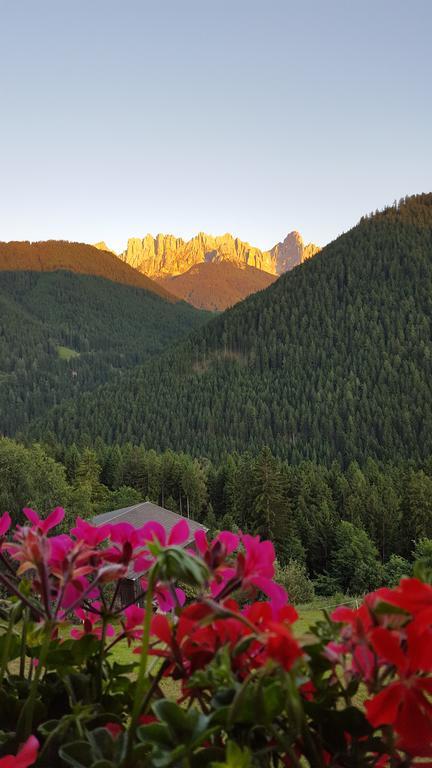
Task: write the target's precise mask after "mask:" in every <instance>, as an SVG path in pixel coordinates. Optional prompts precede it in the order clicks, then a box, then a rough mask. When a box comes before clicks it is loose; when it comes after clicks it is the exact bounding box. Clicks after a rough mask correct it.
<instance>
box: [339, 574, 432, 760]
mask: <svg viewBox="0 0 432 768" xmlns="http://www.w3.org/2000/svg"><path fill="white" fill-rule="evenodd" d="M332 619H333V620H334V621H336V622H338V623H339V622H340V623H341V624H342V630H341V635H340V638H339V640H338V642H337V643H330V644H329V645H328V646H327V649H326V652H327V654H328V656H329V658H332V659H333V660H334V661H335V663H336V665H338V666H339V665H340V666H341V667H342V668H343V670H344V674H345V677H346V680H347V681H349V680H350V679H351V678H353V677H357V678H358V679H359V680H361V681H362V682H363V683H364V684H365V685H366V687H367V689H368V691H369V694H370V698H368V700H367V701H366V702H365V708H366V716H367V719H368V721H369V722H370V724H371V725H372V726H374V727H375V728H378V727H383V726H391V727H392V729H393V731H394V733H395V735H396V746H397V747H398V748H399V749H401V750H403V751H404V752H406V753H409V754H412V755H415V756H419V757H420V756H424V757H432V701H431V696H432V677H431V673H432V587H431V586H430V585H429V584H424V583H423V582H421V581H420V580H419V579H417V578H410V579H408V578H406V579H402V581H401V583H400V585H399V586H398V587H396V588H395V589H379V590H377V591H376V592H373V593H371V594H370V595H368V596H367V597H366V599H365V601H364V603H363V605H361V606H360V608H358V609H357V610H351V609H349V608H346V607H341V608H337V609H336V610H335V611H334V612H333V614H332Z"/></svg>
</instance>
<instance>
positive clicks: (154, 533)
mask: <svg viewBox="0 0 432 768" xmlns="http://www.w3.org/2000/svg"><path fill="white" fill-rule="evenodd" d="M24 516H25V518H26V520H27V522H26V524H25V525H17V526H16V527H15V529H14V530H11V529H12V523H11V518H10V516H9V515H8V513H4V514H3V516H2V517H0V560H1V563H0V582H1V583H2V585H3V587H4V588H5V589H6V591H7V592H8V593H9V596H10V598H9V601H8V603H7V609H6V610H5V609H4V608H2V609H1V610H2V611H3V613H2V616H3V619H5V621H6V623H5V624H4V626H3V635H0V696H1V697H3V698H2V700H5V701H7V702H8V705H7V707H4V708H2V709H0V732H1V739H0V768H1V766H4V767H5V768H7V767H8V766H17V768H19V767H21V768H27V766H31V765H34V764H35V765H37V766H40V768H43V766H52V765H59V766H68V765H70V766H74V765H75V766H76V765H77V764H80V765H85V766H88V767H89V768H91V767H92V766H96V765H99V764H101V765H102V764H103V765H104V766H106V767H107V768H108V767H109V768H113V767H114V766H122V768H138V766H141V765H143V756H145V761H146V762H145V764H149V765H150V764H155V765H159V766H161V768H164V766H171V765H173V766H175V765H183V764H185V765H186V764H187V765H196V764H198V763H200V762H203V764H205V763H207V764H208V763H209V762H213V763H215V764H218V765H227V764H229V765H231V764H238V765H245V766H258V767H259V766H263V767H264V766H268V765H270V764H271V765H274V766H281V768H283V767H285V768H291V767H292V768H298V767H299V766H300V765H301V766H303V765H309V766H317V767H318V768H324V766H334V768H339V767H340V766H342V765H346V766H349V765H352V766H354V765H356V766H359V767H361V766H364V767H365V768H366V766H377V767H379V768H384V767H385V766H388V767H389V768H390V767H392V768H393V767H394V766H400V768H402V766H414V765H417V764H418V765H422V766H425V765H426V766H427V765H430V766H432V760H429V761H428V758H432V650H431V649H432V587H431V586H430V584H428V583H426V582H424V581H421V580H420V579H419V578H411V579H402V581H401V583H400V585H399V586H398V587H396V588H395V589H379V590H377V591H376V592H374V593H372V594H370V595H367V596H366V597H365V599H364V601H363V602H362V604H361V605H360V607H358V608H356V609H352V608H349V607H348V606H341V607H339V608H337V609H336V610H335V611H334V612H333V614H332V615H331V617H326V618H325V620H323V621H322V622H320V623H319V624H318V625H317V626H316V627H315V628H311V629H310V631H309V632H308V634H307V635H305V636H304V637H300V635H299V632H298V630H297V631H296V629H295V627H296V624H295V622H296V620H297V618H298V616H297V613H296V611H295V609H294V608H293V606H292V605H290V603H289V599H288V596H287V594H286V592H285V590H284V589H283V588H282V587H281V586H280V585H278V584H277V583H276V582H275V580H274V575H275V565H274V564H275V551H274V547H273V545H272V543H271V542H269V541H262V540H261V539H260V537H258V536H250V535H247V534H242V533H239V534H238V535H236V534H233V533H231V532H228V531H223V532H221V533H219V534H218V535H217V536H216V537H215V538H214V539H213V540H212V541H209V540H208V538H207V536H206V534H205V533H204V531H203V530H199V531H197V532H196V533H195V535H194V536H192V535H191V533H190V530H189V526H188V523H187V521H186V520H183V519H182V520H180V521H179V523H178V524H177V525H176V526H174V527H173V529H172V530H171V532H170V533H169V534H167V533H166V531H165V529H164V528H163V527H162V526H161V525H160V524H158V523H157V522H148V523H146V524H144V525H143V526H142V527H140V528H134V527H133V526H131V525H128V524H125V523H113V524H109V525H100V526H95V525H92V524H91V523H89V522H88V521H85V520H81V519H78V520H77V521H76V524H75V526H74V527H73V528H72V530H71V531H70V533H69V534H65V533H56V532H55V529H56V527H57V526H58V525H59V524H61V523H62V521H63V519H64V511H63V509H61V508H56V509H55V510H53V512H51V514H49V515H48V516H47V517H46V518H45V519H42V518H40V516H39V515H38V514H37V513H36V512H35V511H33V510H31V509H25V510H24ZM125 577H129V578H133V579H134V582H135V584H136V585H137V587H138V588H137V590H136V591H135V594H134V596H133V597H132V598H131V600H130V602H129V603H127V602H126V603H125V600H124V598H122V600H120V593H121V590H120V584H121V580H122V579H123V578H125ZM188 590H189V594H193V598H192V599H189V600H187V597H186V595H187V593H188ZM117 649H119V650H121V655H120V657H119V656H118V655H117ZM129 649H130V650H129ZM119 658H122V659H125V658H126V662H124V661H123V662H120V661H119V660H118V659H119ZM12 661H14V665H11V662H12ZM17 668H19V672H17V671H16V670H17ZM53 672H54V673H55V674H52V673H53ZM167 681H170V696H169V700H168V699H166V698H165V692H166V688H165V686H166V683H167ZM173 691H174V692H173ZM365 695H366V700H365ZM59 707H60V710H61V711H58V710H59ZM207 750H209V751H208V753H207V752H206V751H207ZM78 755H79V758H78V757H77V756H78ZM233 761H234V762H233ZM417 761H420V762H419V763H418V762H417Z"/></svg>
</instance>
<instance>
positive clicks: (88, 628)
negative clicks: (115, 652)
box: [71, 602, 115, 640]
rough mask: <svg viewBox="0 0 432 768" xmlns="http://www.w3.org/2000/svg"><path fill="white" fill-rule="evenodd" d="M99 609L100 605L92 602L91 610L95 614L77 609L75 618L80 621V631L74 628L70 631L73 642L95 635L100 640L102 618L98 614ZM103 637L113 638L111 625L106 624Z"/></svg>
mask: <svg viewBox="0 0 432 768" xmlns="http://www.w3.org/2000/svg"><path fill="white" fill-rule="evenodd" d="M101 607H102V605H101V603H99V602H94V603H92V608H94V609H95V611H96V612H94V611H90V610H85V609H84V608H77V610H76V611H75V616H77V618H78V619H81V621H82V629H78V628H75V627H74V628H73V629H72V630H71V637H73V638H74V639H75V640H79V639H80V638H81V637H84V635H95V637H97V638H99V640H100V638H101V637H102V618H101V615H100V613H99V611H100V609H101ZM105 635H106V637H113V636H114V635H115V630H114V627H113V626H112V624H107V626H106V628H105Z"/></svg>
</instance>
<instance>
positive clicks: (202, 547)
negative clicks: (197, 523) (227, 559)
mask: <svg viewBox="0 0 432 768" xmlns="http://www.w3.org/2000/svg"><path fill="white" fill-rule="evenodd" d="M194 538H195V544H196V547H197V550H198V552H199V553H200V555H201V556H202V557H204V559H205V558H206V556H207V554H208V553H209V552H210V551H211V550H212V549H214V548H215V545H216V544H217V543H218V542H220V544H222V546H223V550H224V553H225V555H230V554H231V553H232V552H234V550H235V549H237V547H238V545H239V541H240V539H239V537H238V536H237V535H236V534H235V533H231V532H230V531H221V532H220V533H218V535H217V536H216V538H215V539H214V540H213V541H212V543H211V544H209V543H208V539H207V534H206V533H205V531H203V530H202V528H199V529H198V530H197V531H195V536H194Z"/></svg>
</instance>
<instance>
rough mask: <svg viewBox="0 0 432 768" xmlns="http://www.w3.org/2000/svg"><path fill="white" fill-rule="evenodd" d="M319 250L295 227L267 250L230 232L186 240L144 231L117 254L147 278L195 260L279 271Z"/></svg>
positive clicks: (180, 270) (182, 269)
mask: <svg viewBox="0 0 432 768" xmlns="http://www.w3.org/2000/svg"><path fill="white" fill-rule="evenodd" d="M319 250H320V248H319V247H318V246H317V245H314V244H313V243H309V244H307V245H305V244H304V242H303V238H302V236H301V235H300V233H299V232H296V231H294V232H290V233H289V234H288V235H287V236H286V238H285V240H284V241H283V242H281V243H278V244H277V245H275V246H274V247H273V248H271V249H270V250H269V251H263V250H261V249H260V248H255V247H254V246H252V245H250V244H249V243H246V242H244V241H243V240H240V238H238V237H233V235H231V234H230V233H227V234H225V235H220V236H217V237H215V236H213V235H208V234H206V233H205V232H199V233H198V234H197V235H196V236H195V237H193V238H191V239H190V240H187V241H186V240H183V239H182V238H179V237H174V236H173V235H164V234H161V233H159V234H158V235H156V237H153V235H150V234H147V235H146V236H145V237H144V238H143V239H140V238H137V237H132V238H130V239H129V240H128V243H127V248H126V250H125V251H124V252H123V253H122V254H121V255H120V258H121V259H123V261H125V262H126V263H127V264H129V265H130V266H132V267H134V269H137V270H139V271H140V272H142V273H143V274H145V275H147V276H148V277H151V278H163V277H174V276H176V275H181V274H183V273H184V272H187V271H188V270H189V269H190V268H191V267H193V266H194V265H195V264H203V263H207V262H211V263H220V262H230V263H232V264H235V265H237V266H242V267H243V266H249V267H255V269H260V270H262V271H263V272H267V273H269V274H271V275H281V274H283V273H284V272H286V271H288V270H290V269H292V268H293V267H295V266H297V265H298V264H302V263H303V262H304V261H305V260H306V259H309V258H310V257H311V256H314V255H315V254H316V253H318V251H319Z"/></svg>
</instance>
